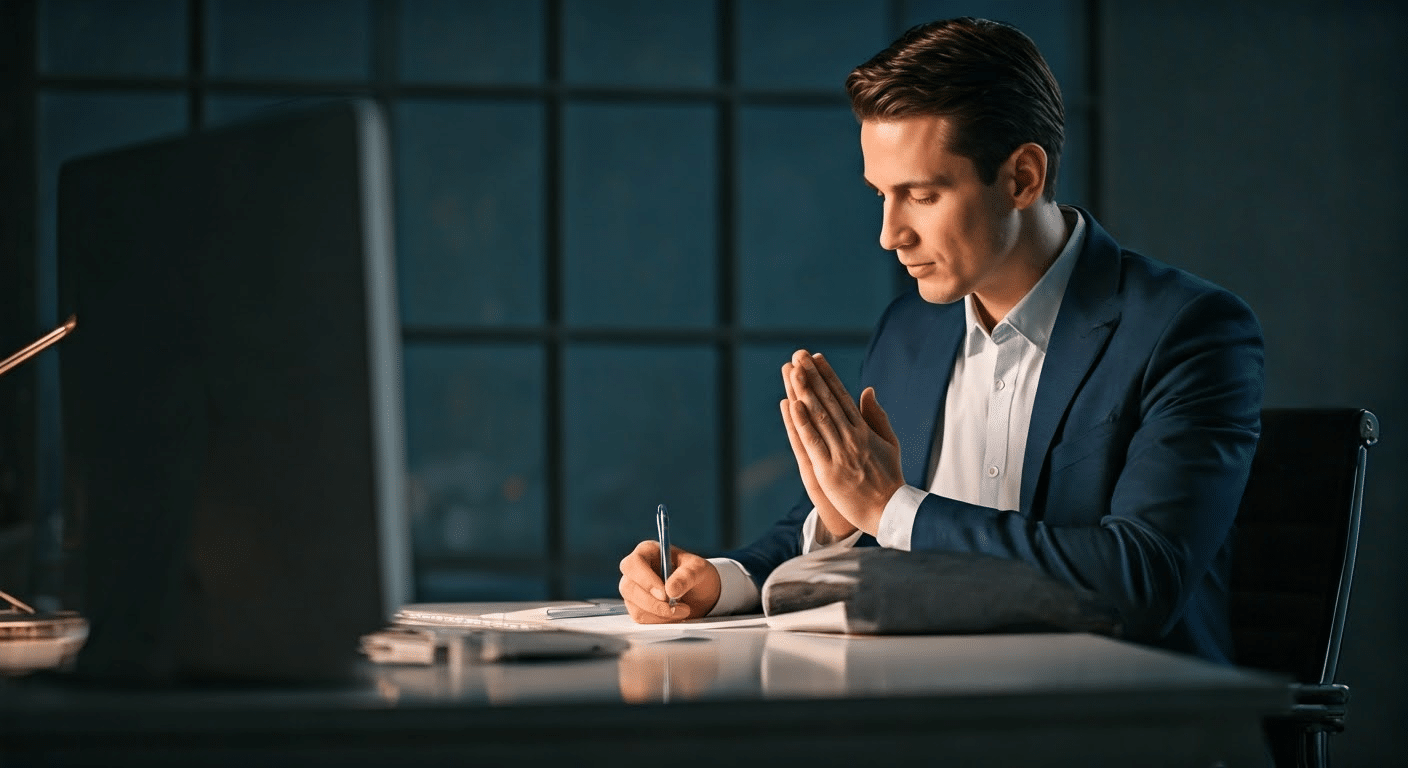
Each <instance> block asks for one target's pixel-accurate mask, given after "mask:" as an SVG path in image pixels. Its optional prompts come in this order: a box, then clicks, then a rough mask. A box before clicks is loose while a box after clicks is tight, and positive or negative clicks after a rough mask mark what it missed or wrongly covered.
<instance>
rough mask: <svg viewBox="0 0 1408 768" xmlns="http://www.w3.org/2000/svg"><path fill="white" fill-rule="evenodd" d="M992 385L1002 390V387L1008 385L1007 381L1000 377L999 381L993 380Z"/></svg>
mask: <svg viewBox="0 0 1408 768" xmlns="http://www.w3.org/2000/svg"><path fill="white" fill-rule="evenodd" d="M992 386H993V389H996V390H997V391H999V392H1001V391H1002V388H1003V387H1005V386H1007V383H1006V382H1004V381H1003V380H1002V379H998V380H997V381H995V382H993V385H992Z"/></svg>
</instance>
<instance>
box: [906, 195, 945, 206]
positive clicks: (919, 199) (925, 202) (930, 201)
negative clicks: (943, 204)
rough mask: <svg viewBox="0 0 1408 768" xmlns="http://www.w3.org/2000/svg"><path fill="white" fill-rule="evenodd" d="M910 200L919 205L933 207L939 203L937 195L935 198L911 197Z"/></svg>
mask: <svg viewBox="0 0 1408 768" xmlns="http://www.w3.org/2000/svg"><path fill="white" fill-rule="evenodd" d="M909 199H910V200H913V201H914V202H916V203H918V204H919V205H933V204H934V203H937V202H938V201H939V198H938V196H937V195H935V196H933V197H911V198H909Z"/></svg>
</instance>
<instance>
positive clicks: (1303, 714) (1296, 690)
mask: <svg viewBox="0 0 1408 768" xmlns="http://www.w3.org/2000/svg"><path fill="white" fill-rule="evenodd" d="M1291 698H1292V702H1293V703H1292V704H1291V714H1290V715H1289V716H1286V717H1285V718H1283V719H1285V720H1289V721H1292V722H1295V723H1299V724H1300V725H1301V726H1302V727H1304V728H1305V729H1306V730H1307V731H1317V730H1325V731H1334V732H1336V733H1338V732H1340V731H1343V730H1344V719H1345V715H1346V714H1348V711H1349V686H1347V685H1342V684H1340V683H1328V684H1305V683H1293V684H1292V685H1291Z"/></svg>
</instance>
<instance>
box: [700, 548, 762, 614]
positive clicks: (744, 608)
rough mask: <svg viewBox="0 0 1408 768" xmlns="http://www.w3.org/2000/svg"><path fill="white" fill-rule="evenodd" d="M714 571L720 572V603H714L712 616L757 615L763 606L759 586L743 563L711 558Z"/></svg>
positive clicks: (724, 558)
mask: <svg viewBox="0 0 1408 768" xmlns="http://www.w3.org/2000/svg"><path fill="white" fill-rule="evenodd" d="M709 562H710V563H713V564H714V570H716V571H718V572H719V601H718V602H717V603H714V608H713V610H711V611H709V614H708V615H710V616H727V615H729V614H733V613H756V612H757V610H758V606H760V605H762V598H761V597H760V596H759V593H758V585H757V584H754V583H753V577H752V575H750V574H749V573H748V569H747V568H744V567H743V563H740V562H738V561H737V560H733V559H730V558H727V557H711V558H709Z"/></svg>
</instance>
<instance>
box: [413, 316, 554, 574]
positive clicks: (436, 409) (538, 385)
mask: <svg viewBox="0 0 1408 768" xmlns="http://www.w3.org/2000/svg"><path fill="white" fill-rule="evenodd" d="M405 370H406V375H405V398H406V465H407V469H408V474H409V477H410V497H411V498H410V510H411V526H412V534H413V540H414V542H415V552H416V555H417V557H428V556H434V557H445V556H469V555H484V556H494V557H514V556H522V557H527V558H540V557H542V555H543V553H544V548H545V541H546V538H545V535H544V531H545V525H546V524H545V520H546V512H545V501H544V499H545V495H544V490H543V489H544V487H545V482H546V481H545V478H544V459H543V456H544V448H543V428H544V426H543V397H544V394H543V393H544V376H545V373H544V370H543V354H542V351H541V350H540V349H539V348H537V347H534V346H525V345H485V346H474V347H460V346H444V345H426V344H409V345H407V346H406V348H405Z"/></svg>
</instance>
